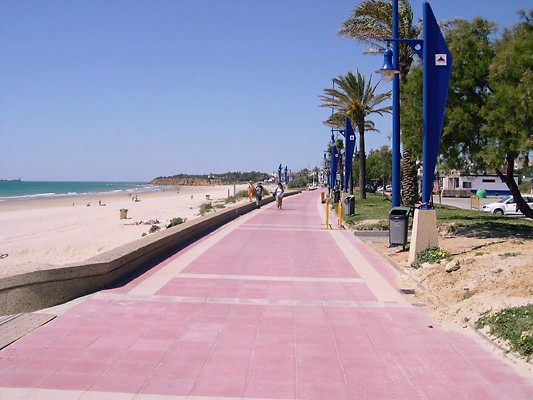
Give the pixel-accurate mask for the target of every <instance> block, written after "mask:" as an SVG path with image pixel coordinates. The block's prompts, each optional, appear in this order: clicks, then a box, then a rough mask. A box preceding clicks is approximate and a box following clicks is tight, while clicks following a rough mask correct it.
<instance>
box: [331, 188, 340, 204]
mask: <svg viewBox="0 0 533 400" xmlns="http://www.w3.org/2000/svg"><path fill="white" fill-rule="evenodd" d="M340 199H341V191H340V190H334V191H333V202H334V203H335V204H336V203H338V202H339V201H340Z"/></svg>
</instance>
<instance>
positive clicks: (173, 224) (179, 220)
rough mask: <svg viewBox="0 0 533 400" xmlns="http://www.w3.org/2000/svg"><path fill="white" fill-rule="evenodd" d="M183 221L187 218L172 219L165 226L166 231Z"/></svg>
mask: <svg viewBox="0 0 533 400" xmlns="http://www.w3.org/2000/svg"><path fill="white" fill-rule="evenodd" d="M185 221H187V218H181V217H177V218H172V219H171V220H170V222H169V224H168V225H167V229H168V228H172V227H173V226H176V225H180V224H183V223H184V222H185Z"/></svg>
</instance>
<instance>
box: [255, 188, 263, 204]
mask: <svg viewBox="0 0 533 400" xmlns="http://www.w3.org/2000/svg"><path fill="white" fill-rule="evenodd" d="M255 199H256V203H257V207H258V208H261V200H263V185H261V182H259V183H258V184H257V186H256V187H255Z"/></svg>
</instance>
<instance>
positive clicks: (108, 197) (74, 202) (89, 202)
mask: <svg viewBox="0 0 533 400" xmlns="http://www.w3.org/2000/svg"><path fill="white" fill-rule="evenodd" d="M246 186H247V185H228V186H224V185H219V186H182V187H180V190H179V192H178V191H177V190H175V189H172V190H170V189H169V190H168V191H159V192H144V193H135V194H128V193H110V194H105V195H102V194H99V195H94V196H90V195H89V196H77V197H61V198H43V199H38V200H28V201H18V202H6V203H0V226H1V227H2V229H1V230H0V277H5V276H10V275H16V274H20V273H24V272H29V271H35V270H43V269H50V268H54V267H61V266H65V265H71V264H76V263H80V262H83V261H84V260H87V259H89V258H91V257H93V256H95V255H97V254H100V253H102V252H105V251H108V250H111V249H114V248H116V247H119V246H121V245H124V244H126V243H130V242H133V241H136V240H142V239H143V234H144V233H146V234H148V231H149V230H150V227H151V226H152V223H151V221H159V223H157V225H159V226H160V227H161V228H162V229H165V226H166V224H167V223H168V222H169V221H170V220H171V219H172V218H177V217H181V218H185V219H187V220H188V221H190V220H192V219H194V218H197V217H198V216H199V210H200V206H201V204H203V203H206V202H207V201H211V202H212V203H213V204H214V203H216V202H223V201H224V200H225V199H226V198H227V197H228V196H233V195H234V194H235V193H237V192H239V191H241V190H245V189H246ZM135 196H137V197H138V200H139V201H134V200H135V199H134V198H135ZM208 198H209V200H208ZM244 201H248V199H246V200H244ZM100 204H102V205H100ZM228 206H231V205H228ZM121 209H127V210H128V211H127V218H126V219H121V218H120V210H121Z"/></svg>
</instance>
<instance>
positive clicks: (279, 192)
mask: <svg viewBox="0 0 533 400" xmlns="http://www.w3.org/2000/svg"><path fill="white" fill-rule="evenodd" d="M284 193H285V190H284V189H283V185H282V184H281V182H280V183H278V187H277V188H276V190H274V197H275V198H276V204H277V205H278V210H281V206H282V205H283V194H284Z"/></svg>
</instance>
